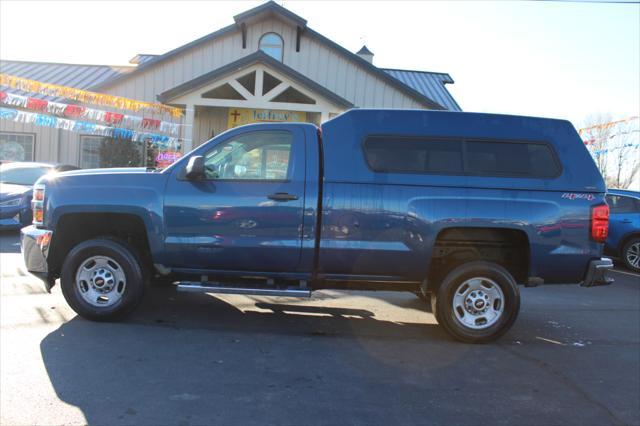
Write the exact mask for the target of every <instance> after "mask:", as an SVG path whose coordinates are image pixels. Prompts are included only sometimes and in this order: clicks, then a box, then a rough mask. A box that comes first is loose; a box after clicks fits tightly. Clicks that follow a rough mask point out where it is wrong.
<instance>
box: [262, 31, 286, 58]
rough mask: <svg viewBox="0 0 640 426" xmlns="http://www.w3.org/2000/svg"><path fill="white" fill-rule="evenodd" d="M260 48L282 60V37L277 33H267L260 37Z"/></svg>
mask: <svg viewBox="0 0 640 426" xmlns="http://www.w3.org/2000/svg"><path fill="white" fill-rule="evenodd" d="M260 50H262V51H263V52H264V53H266V54H267V55H269V56H271V57H272V58H275V59H277V60H278V61H280V62H282V53H283V50H284V42H283V41H282V37H280V36H279V35H278V34H276V33H266V34H265V35H263V36H262V38H260Z"/></svg>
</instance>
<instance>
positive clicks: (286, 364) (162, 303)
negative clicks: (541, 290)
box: [40, 287, 464, 425]
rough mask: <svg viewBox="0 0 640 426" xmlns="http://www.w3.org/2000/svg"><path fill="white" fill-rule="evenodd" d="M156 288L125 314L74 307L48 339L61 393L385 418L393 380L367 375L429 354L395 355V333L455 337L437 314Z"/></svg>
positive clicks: (258, 414) (120, 419)
mask: <svg viewBox="0 0 640 426" xmlns="http://www.w3.org/2000/svg"><path fill="white" fill-rule="evenodd" d="M155 290H157V291H153V292H150V293H149V294H148V297H147V300H146V302H145V303H144V304H143V305H142V306H141V307H140V309H138V311H136V313H135V315H134V316H132V317H131V318H130V319H129V320H128V321H127V322H125V323H92V322H89V321H85V320H83V319H81V318H80V317H75V318H74V319H72V320H71V321H69V322H68V323H66V324H63V325H62V326H61V327H60V328H58V329H57V330H55V331H54V332H52V333H50V334H49V335H47V337H45V338H44V339H43V340H42V342H41V344H40V350H41V354H42V358H43V361H44V365H45V367H46V370H47V373H48V375H49V378H50V380H51V384H52V385H53V388H54V389H55V391H56V393H57V396H58V397H59V398H60V399H61V400H62V401H64V402H66V403H68V404H72V405H74V406H77V407H79V408H80V409H81V410H82V412H83V414H84V416H85V418H86V421H87V423H88V424H133V423H135V424H191V423H196V424H197V423H199V424H202V423H219V424H242V425H245V424H264V423H277V424H282V423H289V424H291V423H294V424H302V423H305V424H306V423H316V422H318V423H325V424H326V423H332V424H335V423H345V422H346V423H352V422H354V421H357V422H358V423H360V422H364V423H379V422H380V419H379V418H378V417H379V414H380V412H379V409H380V404H382V403H383V400H382V399H379V398H382V397H383V396H384V397H385V398H386V392H387V390H384V391H383V390H382V389H380V390H374V391H372V390H371V389H367V388H369V387H371V386H375V385H376V384H379V383H377V382H378V380H379V378H378V379H375V380H373V381H370V380H372V379H371V378H369V379H367V377H369V376H378V375H379V374H380V372H381V371H385V373H384V376H385V378H384V379H383V380H384V381H385V382H389V383H392V382H394V381H395V380H396V375H397V374H398V373H397V369H398V367H399V368H400V369H401V370H402V369H404V370H406V371H405V373H406V372H407V371H409V372H410V371H412V370H414V368H415V367H413V366H412V365H414V366H415V365H419V363H420V359H421V358H422V356H419V355H418V354H417V353H413V354H409V352H407V355H405V356H404V357H405V358H406V359H405V361H406V362H407V364H406V365H403V364H404V362H405V361H402V363H401V364H400V365H395V364H396V363H397V362H398V360H397V359H393V358H392V357H391V358H390V357H389V355H387V354H385V352H386V351H387V350H388V349H389V348H394V347H395V346H396V344H395V343H389V341H390V339H391V341H392V342H398V343H400V344H402V343H401V342H402V341H405V342H406V341H412V340H413V339H416V338H417V339H430V340H431V341H432V342H434V344H436V346H437V345H442V344H445V345H450V344H451V341H450V339H449V338H448V337H447V336H446V335H445V334H444V333H443V332H442V331H440V330H439V328H438V327H437V326H435V325H431V326H430V325H425V324H403V323H396V322H390V321H380V320H377V319H375V317H374V314H373V313H372V312H370V311H368V310H365V309H343V308H335V307H322V306H317V307H316V306H302V305H296V304H295V303H286V302H284V303H269V302H258V303H255V305H254V306H255V308H256V309H257V310H258V311H255V312H248V311H246V310H245V311H243V310H240V309H238V308H236V307H235V306H233V305H231V304H228V303H225V302H224V301H223V300H221V299H218V298H216V297H212V296H210V295H206V294H192V293H176V292H175V290H174V289H172V288H169V287H168V288H160V289H155ZM286 300H289V299H286ZM343 337H344V338H343ZM372 338H373V339H372ZM461 348H464V346H462V347H461ZM462 353H464V350H463V351H462ZM447 362H450V360H447ZM434 368H435V367H434ZM405 373H401V375H404V374H405ZM405 385H407V386H414V385H411V384H409V383H405ZM372 392H373V394H377V393H379V392H382V393H380V394H379V395H378V396H376V397H370V396H368V394H369V393H372ZM412 393H414V396H413V397H412V398H413V399H414V402H415V403H418V402H419V400H420V399H421V397H420V396H419V394H418V392H417V389H416V390H415V392H412ZM356 400H358V401H360V402H357V401H356ZM374 401H376V402H375V403H374ZM356 402H357V403H356ZM354 403H355V405H354V406H352V407H351V408H349V409H348V410H346V411H345V412H344V413H343V410H345V409H346V407H348V406H351V405H352V404H354ZM404 403H405V402H403V404H404ZM331 412H333V413H334V414H330V413H331ZM337 413H340V414H339V416H338V417H334V418H333V419H332V420H329V419H327V418H325V416H327V415H328V416H329V417H331V416H335V415H336V414H337ZM309 416H311V417H309ZM345 416H346V417H345ZM389 420H391V419H389Z"/></svg>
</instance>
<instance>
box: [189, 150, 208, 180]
mask: <svg viewBox="0 0 640 426" xmlns="http://www.w3.org/2000/svg"><path fill="white" fill-rule="evenodd" d="M185 177H186V178H187V179H189V180H199V179H203V178H204V157H203V156H201V155H194V156H193V157H191V158H189V162H188V163H187V167H186V168H185Z"/></svg>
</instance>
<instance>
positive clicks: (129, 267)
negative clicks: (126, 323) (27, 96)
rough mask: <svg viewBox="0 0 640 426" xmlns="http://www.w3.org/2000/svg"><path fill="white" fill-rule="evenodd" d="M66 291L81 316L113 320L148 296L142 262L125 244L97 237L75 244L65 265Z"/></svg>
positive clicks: (90, 318) (63, 273)
mask: <svg viewBox="0 0 640 426" xmlns="http://www.w3.org/2000/svg"><path fill="white" fill-rule="evenodd" d="M60 282H61V287H62V294H63V295H64V298H65V299H66V301H67V303H68V304H69V306H71V308H72V309H73V310H74V311H76V313H78V315H80V316H82V317H84V318H86V319H89V320H93V321H113V320H117V319H120V318H122V317H124V316H125V315H127V314H128V313H130V312H131V311H132V310H133V309H134V308H135V307H136V306H138V304H139V303H140V301H142V297H143V295H144V289H145V279H144V274H143V270H142V267H141V265H140V262H139V260H138V258H137V257H136V255H135V254H134V252H133V251H132V250H131V249H129V248H128V247H127V246H126V245H125V244H124V243H120V242H118V241H114V240H111V239H94V240H88V241H84V242H82V243H80V244H78V245H77V246H75V247H74V248H73V249H72V250H71V251H70V252H69V254H68V255H67V258H66V259H65V261H64V264H63V265H62V273H61V276H60Z"/></svg>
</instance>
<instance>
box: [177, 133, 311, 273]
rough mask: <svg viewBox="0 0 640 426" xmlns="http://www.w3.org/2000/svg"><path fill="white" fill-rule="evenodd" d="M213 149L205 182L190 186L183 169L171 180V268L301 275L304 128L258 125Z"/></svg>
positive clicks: (204, 151)
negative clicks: (296, 273)
mask: <svg viewBox="0 0 640 426" xmlns="http://www.w3.org/2000/svg"><path fill="white" fill-rule="evenodd" d="M208 145H209V146H208V147H206V148H204V149H202V150H201V151H200V152H198V154H199V155H202V156H203V157H204V162H205V170H206V172H205V174H206V179H203V180H200V181H193V180H187V179H186V178H184V177H182V176H184V173H183V170H176V171H174V173H173V175H174V176H171V178H170V179H169V183H168V186H167V190H166V195H165V206H164V214H165V220H166V232H167V235H166V238H165V247H166V252H167V254H168V259H167V263H168V264H170V265H171V266H172V267H173V268H187V269H202V270H205V269H206V270H226V271H265V272H290V271H295V268H296V267H297V266H298V262H299V257H300V250H301V244H302V235H301V233H302V221H303V208H304V188H305V146H304V145H305V139H304V132H303V130H302V129H300V128H295V127H293V126H288V127H287V126H285V125H283V126H277V125H276V126H269V127H268V128H266V127H262V129H261V128H260V127H257V128H256V130H251V131H244V132H242V131H238V132H231V133H230V134H229V136H227V137H225V136H222V139H221V140H220V141H214V142H213V143H211V144H208ZM185 165H186V164H185ZM182 168H184V166H183V167H182Z"/></svg>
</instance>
